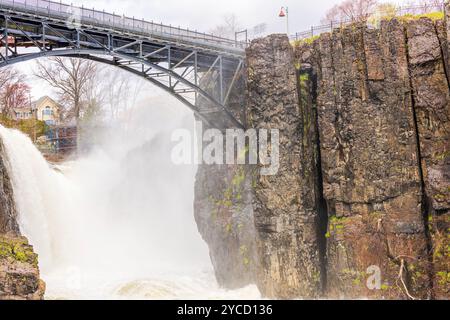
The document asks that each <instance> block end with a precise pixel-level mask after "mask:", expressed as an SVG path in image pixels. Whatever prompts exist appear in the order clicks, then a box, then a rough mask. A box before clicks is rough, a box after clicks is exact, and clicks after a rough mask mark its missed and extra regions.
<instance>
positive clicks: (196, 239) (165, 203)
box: [0, 116, 260, 299]
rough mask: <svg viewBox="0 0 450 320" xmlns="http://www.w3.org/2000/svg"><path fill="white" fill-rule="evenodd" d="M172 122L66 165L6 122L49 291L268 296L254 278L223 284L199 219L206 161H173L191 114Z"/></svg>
mask: <svg viewBox="0 0 450 320" xmlns="http://www.w3.org/2000/svg"><path fill="white" fill-rule="evenodd" d="M137 119H141V120H142V119H143V117H139V116H138V117H137ZM147 120H148V119H147ZM164 120H165V119H161V118H156V119H152V121H150V122H149V121H143V120H142V121H143V122H142V123H139V122H138V123H135V125H134V126H133V127H132V128H133V129H130V127H127V128H126V129H124V128H120V127H118V128H116V129H115V130H114V132H113V133H110V134H107V135H106V136H107V139H104V138H103V139H99V141H100V142H99V144H98V145H97V146H96V147H95V148H93V149H92V150H91V151H90V152H87V153H86V154H84V155H83V156H80V157H78V158H76V159H75V160H72V161H70V162H66V163H62V164H59V165H57V166H55V165H51V164H49V163H48V162H47V161H46V160H45V159H44V158H43V156H42V155H41V153H40V152H39V151H38V150H37V149H36V147H35V146H34V145H33V143H32V142H31V140H30V139H29V138H28V137H27V136H25V135H23V134H22V133H20V132H18V131H15V130H10V129H6V128H4V127H1V126H0V136H1V138H2V140H3V143H4V145H5V149H6V153H7V156H8V159H9V164H10V171H11V172H10V173H11V177H12V182H13V188H14V193H15V199H16V204H17V208H18V211H19V223H20V227H21V231H22V233H23V234H24V235H25V236H27V237H28V238H29V240H30V242H31V243H32V244H33V245H34V247H35V251H36V252H37V253H38V254H39V266H40V270H41V275H42V278H43V279H44V281H46V283H47V291H46V298H47V299H221V298H222V299H257V298H259V297H260V294H259V292H258V290H257V288H256V287H254V286H250V287H246V288H243V289H240V290H235V291H227V290H224V289H221V288H219V286H218V285H217V283H216V281H215V278H214V275H213V270H212V267H211V263H210V260H209V255H208V249H207V246H206V244H205V243H204V242H203V240H202V239H201V237H200V235H199V233H198V231H197V228H196V225H195V221H194V218H193V199H194V181H195V172H196V167H195V166H181V167H180V166H175V165H173V164H171V163H170V150H171V146H170V143H168V142H170V132H171V130H173V128H176V127H179V126H182V125H183V124H185V123H186V119H183V121H184V122H183V121H182V122H183V123H172V127H170V126H169V127H167V126H164V125H162V124H163V123H164ZM192 120H193V119H191V118H188V123H193V121H192ZM166 123H167V122H166Z"/></svg>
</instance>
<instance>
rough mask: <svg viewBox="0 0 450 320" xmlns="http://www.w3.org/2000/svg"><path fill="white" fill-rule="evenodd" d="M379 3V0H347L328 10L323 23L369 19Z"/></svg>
mask: <svg viewBox="0 0 450 320" xmlns="http://www.w3.org/2000/svg"><path fill="white" fill-rule="evenodd" d="M377 5H378V0H345V1H344V2H342V3H341V4H337V5H335V6H334V7H332V8H331V9H330V10H328V11H327V13H326V15H325V17H324V19H322V23H331V22H341V21H347V20H348V21H367V19H368V18H369V17H370V15H371V13H372V12H373V11H374V9H375V8H376V6H377Z"/></svg>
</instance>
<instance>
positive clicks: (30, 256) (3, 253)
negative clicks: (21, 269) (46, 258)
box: [0, 237, 38, 266]
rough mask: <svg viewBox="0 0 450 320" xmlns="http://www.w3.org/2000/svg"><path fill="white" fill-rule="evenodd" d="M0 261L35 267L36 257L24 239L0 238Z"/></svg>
mask: <svg viewBox="0 0 450 320" xmlns="http://www.w3.org/2000/svg"><path fill="white" fill-rule="evenodd" d="M0 259H11V260H14V261H18V262H23V263H30V264H32V265H34V266H37V264H38V260H37V255H36V254H35V253H34V252H33V248H32V247H31V246H30V245H28V242H27V241H26V239H25V238H5V237H0Z"/></svg>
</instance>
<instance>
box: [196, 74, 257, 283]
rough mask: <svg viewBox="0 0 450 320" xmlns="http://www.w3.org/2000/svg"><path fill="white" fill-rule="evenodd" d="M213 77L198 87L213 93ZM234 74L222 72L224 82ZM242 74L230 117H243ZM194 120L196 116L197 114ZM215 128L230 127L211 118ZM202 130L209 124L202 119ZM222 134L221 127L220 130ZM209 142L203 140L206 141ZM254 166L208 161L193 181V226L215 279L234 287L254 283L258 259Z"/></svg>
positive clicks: (201, 105) (231, 101)
mask: <svg viewBox="0 0 450 320" xmlns="http://www.w3.org/2000/svg"><path fill="white" fill-rule="evenodd" d="M215 77H217V74H215V73H211V75H210V77H208V78H207V79H205V78H202V82H201V83H200V86H201V87H202V88H203V89H204V90H205V91H207V92H209V93H210V94H211V95H215V96H216V97H217V98H218V95H219V90H218V88H217V87H215V86H213V84H217V81H209V80H211V78H215ZM232 77H233V74H225V78H226V81H225V82H226V83H229V82H230V81H231V78H232ZM245 83H246V82H245V74H241V76H240V77H239V80H238V81H237V82H236V83H235V86H234V88H233V90H232V91H231V93H230V96H229V100H228V101H229V102H228V108H229V110H231V112H232V113H233V114H234V116H235V117H236V118H238V119H240V120H241V121H244V118H245V114H244V112H243V110H244V108H243V107H242V106H245V105H246V96H245V95H243V94H242V92H245ZM197 106H198V107H199V108H200V109H201V110H211V107H212V106H211V105H210V103H209V102H208V101H206V100H205V99H202V98H201V97H200V98H199V102H198V105H197ZM217 117H222V118H223V114H222V113H217V114H215V113H211V112H210V111H208V112H207V113H205V118H207V119H212V120H217ZM197 121H201V120H200V119H197ZM211 122H212V123H214V124H216V125H217V126H216V127H215V129H226V128H229V129H233V126H234V124H233V123H230V122H229V121H224V123H220V121H211ZM202 125H203V130H207V129H210V124H208V123H205V122H203V124H202ZM223 133H224V134H225V132H223ZM207 144H208V142H205V143H204V146H206V145H207ZM253 172H254V168H252V167H251V166H240V165H225V164H224V165H207V164H201V165H199V167H198V171H197V175H196V181H195V201H194V216H195V220H196V222H197V227H198V230H199V232H200V234H201V236H202V237H203V239H204V240H205V242H206V243H207V245H208V247H209V253H210V258H211V262H212V264H213V267H214V270H215V275H216V279H217V281H218V283H219V284H220V285H221V286H222V287H225V288H228V289H235V288H240V287H243V286H246V285H249V284H254V283H255V277H256V270H257V264H258V259H257V258H256V249H255V247H256V245H255V238H256V235H255V224H254V219H253V207H252V199H253V194H252V191H251V190H252V185H253V181H254V178H253V176H254V174H253Z"/></svg>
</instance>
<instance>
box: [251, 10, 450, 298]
mask: <svg viewBox="0 0 450 320" xmlns="http://www.w3.org/2000/svg"><path fill="white" fill-rule="evenodd" d="M447 30H448V23H447V21H443V20H437V21H432V20H430V19H428V18H421V19H412V20H409V21H399V20H397V19H392V20H390V21H383V22H382V23H381V26H380V28H378V29H369V28H367V27H365V26H362V25H352V26H348V27H345V28H341V29H336V30H334V32H332V33H328V34H323V35H321V36H320V37H318V38H317V39H313V40H311V41H303V42H301V43H298V44H296V45H295V50H294V58H293V57H292V56H293V55H292V51H291V50H292V49H291V48H290V45H289V44H288V41H287V38H284V39H283V38H282V37H281V36H269V37H266V38H264V39H260V40H258V41H254V42H253V43H252V45H251V47H250V48H249V49H248V52H247V55H248V74H249V76H248V82H249V84H248V88H249V116H248V119H249V121H251V122H250V125H251V126H253V127H257V128H258V127H272V128H277V129H280V130H281V132H280V134H281V137H280V138H281V146H282V147H281V148H282V149H283V150H284V151H285V152H286V154H288V156H285V157H283V156H281V167H280V173H279V174H278V175H277V176H274V177H269V178H264V179H259V180H257V183H256V186H255V190H254V193H255V199H256V200H255V201H254V203H255V204H254V210H255V223H256V226H257V234H258V236H259V240H258V243H259V244H258V249H259V251H258V254H259V259H260V261H261V262H262V265H261V268H262V269H261V270H260V272H261V273H262V274H265V275H266V276H265V277H263V279H265V283H264V281H263V282H262V283H263V285H262V286H261V287H262V291H263V293H265V294H266V295H267V296H276V297H286V296H301V297H308V296H310V295H311V292H313V291H315V290H316V289H314V290H309V289H310V288H311V283H312V282H311V280H310V278H309V279H308V277H305V274H308V272H304V274H303V275H302V276H303V278H302V277H301V276H298V270H300V269H302V270H305V265H304V264H305V263H307V264H309V265H310V266H317V267H316V270H326V271H324V272H325V276H324V275H322V277H321V279H322V282H323V285H324V287H325V295H326V296H327V297H331V298H360V297H369V298H373V299H381V298H387V299H427V298H438V299H448V298H449V287H450V286H449V277H448V274H449V260H450V259H449V252H448V238H449V218H448V211H449V209H448V191H449V190H448V187H449V185H450V184H449V170H450V163H449V161H450V157H449V154H448V153H449V152H448V150H449V149H448V148H449V120H450V113H449V112H450V111H449V110H450V98H449V94H450V92H449V77H448V74H449V73H448V57H449V53H448V46H447V41H446V39H448V38H449V36H448V34H447ZM293 66H295V68H296V69H297V70H298V74H297V75H296V74H295V71H294V70H293V69H294V68H293ZM302 70H303V71H302ZM304 70H308V77H306V76H304V75H303V76H302V72H304ZM305 85H306V87H307V88H310V90H305V91H302V90H296V87H297V89H298V88H300V89H301V88H302V87H303V86H305ZM302 105H303V106H305V105H306V109H305V107H301V106H302ZM299 106H300V108H299ZM302 109H303V111H302ZM308 109H310V110H313V112H315V110H317V126H316V128H317V130H316V131H318V138H317V139H314V136H313V135H311V134H305V133H303V135H302V133H301V132H302V130H301V129H302V128H303V129H304V128H305V126H304V124H305V123H304V118H303V117H302V113H303V112H304V110H308ZM313 131H314V130H313ZM313 131H312V132H313ZM283 136H284V137H285V140H283ZM305 138H306V139H307V141H308V142H310V143H311V145H314V144H316V145H317V151H315V152H314V148H312V149H311V148H310V149H309V150H312V152H311V151H310V152H308V148H306V149H305V148H304V146H305V143H304V142H302V141H304V140H305ZM300 146H302V147H300ZM314 154H316V155H318V156H319V158H320V161H319V162H316V163H311V162H309V164H307V165H306V166H305V163H306V162H307V161H310V160H311V158H314ZM308 167H309V168H311V170H306V171H308V172H309V173H310V174H312V176H313V177H314V178H313V179H309V180H308V177H307V176H306V175H304V174H302V172H303V170H305V168H308ZM300 177H301V179H300ZM314 181H315V183H316V184H318V186H316V185H315V184H314V183H313V182H314ZM305 182H306V184H307V185H308V186H309V190H310V192H314V193H316V194H315V196H311V197H309V198H308V197H307V196H306V197H305V191H304V190H305V189H304V186H303V185H304V184H305ZM287 186H289V188H287ZM281 194H283V197H281ZM295 198H296V199H313V201H309V202H306V206H305V207H304V208H307V209H309V211H308V210H307V211H306V212H308V214H307V215H306V216H309V217H315V218H314V220H307V219H306V220H305V219H304V217H305V215H304V214H303V213H302V210H299V208H302V206H295V205H294V206H293V204H297V203H296V202H295V201H289V200H290V199H295ZM280 199H281V200H280ZM274 200H278V201H274ZM283 200H285V201H283ZM302 201H304V200H300V201H298V203H301V204H303V205H304V203H302ZM311 204H312V205H311ZM323 211H326V217H327V218H325V217H324V214H323ZM280 217H284V219H280ZM302 218H303V219H302ZM324 224H325V226H326V230H325V228H324ZM313 225H315V227H316V230H319V231H318V234H317V235H316V236H313V237H310V238H309V240H310V241H311V242H314V243H315V244H316V246H317V247H316V248H315V249H314V250H315V252H317V253H318V255H317V257H321V254H320V252H322V251H323V250H322V251H321V248H323V247H325V248H326V250H325V251H326V255H325V257H324V258H323V259H316V260H314V259H311V257H312V255H311V254H310V252H311V251H309V250H310V249H311V248H313V247H311V245H310V243H308V242H307V243H305V242H302V241H292V239H293V237H291V236H285V235H286V234H289V235H293V234H296V235H300V234H303V235H305V234H308V235H312V234H313V233H312V232H309V233H308V232H306V233H305V230H308V229H309V230H312V229H313V227H312V226H313ZM261 226H264V228H262V227H261ZM286 230H289V231H288V232H286ZM280 235H284V237H281V236H280ZM303 239H304V238H303ZM320 244H322V245H320ZM290 253H292V255H290ZM297 259H302V262H303V263H304V264H303V265H301V266H300V265H299V264H296V262H295V261H297ZM284 272H285V274H284ZM280 274H281V275H282V276H281V277H277V276H276V275H280ZM305 279H306V280H305Z"/></svg>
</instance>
